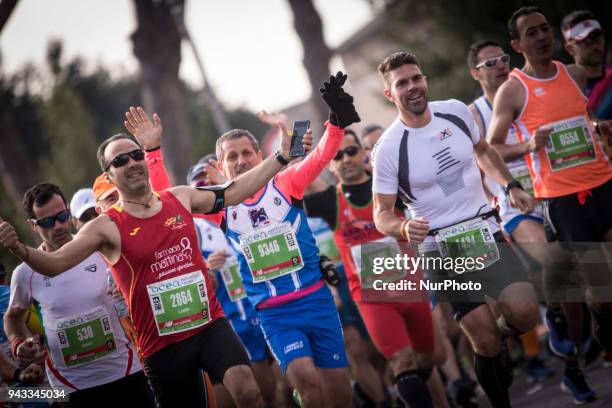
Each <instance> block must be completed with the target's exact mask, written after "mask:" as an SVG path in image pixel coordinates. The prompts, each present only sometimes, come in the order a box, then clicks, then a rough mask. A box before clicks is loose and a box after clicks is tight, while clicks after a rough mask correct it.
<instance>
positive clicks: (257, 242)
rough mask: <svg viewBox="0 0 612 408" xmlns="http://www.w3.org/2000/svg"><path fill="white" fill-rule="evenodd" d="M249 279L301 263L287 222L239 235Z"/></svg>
mask: <svg viewBox="0 0 612 408" xmlns="http://www.w3.org/2000/svg"><path fill="white" fill-rule="evenodd" d="M239 239H240V246H241V248H242V253H243V254H244V257H245V258H246V260H247V264H248V266H249V270H250V271H251V275H252V276H253V283H259V282H264V281H268V280H271V279H274V278H278V277H279V276H283V275H287V274H289V273H292V272H295V271H298V270H300V269H302V268H303V267H304V260H303V259H302V253H301V252H300V247H299V245H298V242H297V239H296V238H295V232H294V231H293V228H292V227H291V223H289V222H283V223H281V224H277V225H272V226H270V227H267V228H262V229H259V230H257V231H256V232H253V233H251V234H243V235H241V236H240V237H239Z"/></svg>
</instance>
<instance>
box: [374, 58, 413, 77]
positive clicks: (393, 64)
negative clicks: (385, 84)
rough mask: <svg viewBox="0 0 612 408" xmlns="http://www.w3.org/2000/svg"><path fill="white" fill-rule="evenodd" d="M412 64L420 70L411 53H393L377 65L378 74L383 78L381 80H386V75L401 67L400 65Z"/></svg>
mask: <svg viewBox="0 0 612 408" xmlns="http://www.w3.org/2000/svg"><path fill="white" fill-rule="evenodd" d="M406 64H412V65H416V66H417V67H419V68H421V66H420V65H419V61H418V60H417V57H416V55H414V54H413V53H411V52H395V53H393V54H391V55H389V56H388V57H387V58H385V59H384V60H383V61H382V62H381V63H380V64H379V65H378V73H379V74H380V75H381V76H382V77H383V79H387V74H388V73H389V72H390V71H393V70H394V69H397V68H399V67H401V66H402V65H406Z"/></svg>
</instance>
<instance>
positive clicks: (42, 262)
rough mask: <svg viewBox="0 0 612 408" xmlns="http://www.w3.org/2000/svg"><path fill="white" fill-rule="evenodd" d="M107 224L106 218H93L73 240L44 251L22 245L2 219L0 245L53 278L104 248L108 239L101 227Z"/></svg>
mask: <svg viewBox="0 0 612 408" xmlns="http://www.w3.org/2000/svg"><path fill="white" fill-rule="evenodd" d="M105 221H106V222H110V220H109V219H108V217H106V216H100V217H98V218H96V219H94V220H93V221H91V222H89V223H87V224H86V225H85V226H84V227H83V228H82V229H81V230H80V231H79V233H78V234H77V235H76V236H75V237H74V239H73V240H72V241H70V242H69V243H67V244H66V245H64V246H63V247H61V248H60V249H58V250H57V251H55V252H45V251H41V250H39V249H36V248H32V247H29V246H27V245H25V244H24V243H23V242H21V240H20V239H19V237H18V236H17V232H16V231H15V228H14V227H13V226H12V225H11V224H9V223H8V222H6V221H4V220H3V219H2V218H0V244H2V246H4V247H5V248H7V249H8V250H9V251H11V252H12V253H13V254H14V255H15V256H16V257H18V258H19V259H21V260H22V261H23V262H24V263H26V264H27V265H28V266H30V267H31V268H32V269H34V270H35V271H36V272H38V273H40V274H41V275H45V276H50V277H53V276H57V275H59V274H60V273H62V272H65V271H66V270H68V269H70V268H72V267H73V266H75V265H77V264H79V262H82V261H83V260H84V259H86V258H87V257H88V256H90V255H91V254H92V253H94V252H95V251H97V250H99V249H100V248H101V247H102V245H103V243H104V242H105V240H104V236H103V234H102V233H101V232H100V231H99V227H100V226H101V225H103V223H104V222H105Z"/></svg>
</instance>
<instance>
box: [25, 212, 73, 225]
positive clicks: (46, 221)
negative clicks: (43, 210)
mask: <svg viewBox="0 0 612 408" xmlns="http://www.w3.org/2000/svg"><path fill="white" fill-rule="evenodd" d="M69 219H70V210H69V209H67V208H66V209H65V210H62V211H60V212H58V213H57V214H55V215H52V216H50V217H45V218H41V219H40V220H34V219H33V220H32V221H33V222H35V223H36V225H38V226H39V227H40V228H44V229H49V228H53V226H54V225H55V221H56V220H57V221H59V222H60V224H63V223H65V222H66V221H68V220H69Z"/></svg>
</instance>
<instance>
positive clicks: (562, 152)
mask: <svg viewBox="0 0 612 408" xmlns="http://www.w3.org/2000/svg"><path fill="white" fill-rule="evenodd" d="M509 28H510V37H511V38H512V42H511V44H512V47H513V48H514V50H515V51H517V52H518V53H520V54H522V55H523V57H524V58H525V65H524V66H523V68H521V69H520V70H518V69H515V70H513V71H512V73H511V75H510V79H509V80H508V81H506V82H505V83H504V84H503V85H502V86H501V87H500V88H499V90H498V92H497V95H496V96H495V101H494V104H493V118H492V120H491V125H490V127H489V132H488V134H487V139H489V140H490V141H491V144H493V145H495V147H496V148H497V149H498V150H499V151H500V153H501V154H502V155H503V156H504V158H506V159H512V158H516V157H520V156H522V155H524V156H525V159H526V160H527V163H528V166H529V171H530V174H531V177H532V181H533V187H534V190H535V196H536V198H539V199H542V201H543V203H544V215H545V225H547V227H548V229H549V230H550V231H552V232H554V233H555V236H552V235H550V236H549V237H548V238H549V239H550V240H555V239H558V240H559V241H560V242H561V243H574V242H577V243H584V242H586V243H595V242H602V241H607V242H609V241H612V213H611V212H610V211H609V203H610V201H611V200H612V182H611V181H610V178H611V177H612V167H611V166H610V163H609V162H608V160H607V157H606V155H605V153H604V152H603V150H602V147H601V144H600V141H599V135H598V134H597V133H596V132H595V129H594V127H593V125H592V122H591V117H590V115H589V112H588V108H587V103H588V100H587V98H586V96H585V95H584V92H583V90H584V89H585V87H586V84H587V73H586V71H585V70H584V68H583V67H580V66H578V65H563V64H561V63H560V62H557V61H553V53H554V48H555V47H554V42H555V40H554V33H553V29H552V27H551V26H550V24H549V23H548V20H547V19H546V17H545V16H544V15H543V14H542V11H541V10H540V9H538V8H537V7H523V8H521V9H519V10H517V11H516V12H515V13H514V14H513V15H512V17H511V18H510V21H509ZM511 125H514V126H515V127H516V129H517V134H518V137H519V139H520V140H521V143H517V144H513V145H506V144H504V143H505V138H506V135H507V133H508V129H509V127H510V126H511ZM565 247H566V248H567V249H569V250H571V251H572V252H574V253H576V254H578V255H580V256H579V257H578V258H577V259H578V260H579V261H580V260H582V261H583V260H584V259H586V258H589V259H591V262H590V263H589V264H588V265H587V264H583V265H581V266H582V267H581V268H578V269H580V270H581V271H580V272H579V273H580V274H581V278H582V280H583V281H584V282H585V283H586V285H587V291H586V298H587V299H588V300H589V308H590V310H591V312H592V316H593V318H594V327H593V328H594V330H593V336H594V338H596V339H597V340H598V341H599V343H600V344H601V345H602V346H603V347H604V348H606V349H607V350H612V312H611V310H610V303H609V302H608V299H609V298H610V297H609V294H608V293H606V291H605V290H603V289H602V287H603V286H606V287H609V285H610V284H612V277H610V274H609V272H608V270H607V269H608V264H607V261H606V258H605V256H604V253H603V252H602V251H601V248H600V246H599V245H590V246H585V245H566V246H565ZM585 251H588V254H586V255H585V254H584V252H585ZM551 278H552V279H553V280H554V279H555V278H553V277H548V278H545V279H551ZM563 278H565V277H563ZM556 280H557V281H558V280H559V278H556ZM602 285H603V286H602ZM556 300H557V301H564V299H556ZM568 361H569V360H568ZM562 385H563V387H565V388H566V389H568V390H570V391H571V392H572V393H573V395H574V399H575V402H576V403H585V402H587V401H590V400H592V399H594V398H595V393H594V391H593V390H591V389H590V388H589V387H588V386H587V385H586V383H585V381H584V377H583V376H582V374H581V373H580V371H579V368H578V360H577V359H576V360H575V363H574V364H573V366H570V365H569V364H568V365H567V366H566V370H565V375H564V378H563V384H562Z"/></svg>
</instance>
